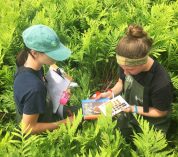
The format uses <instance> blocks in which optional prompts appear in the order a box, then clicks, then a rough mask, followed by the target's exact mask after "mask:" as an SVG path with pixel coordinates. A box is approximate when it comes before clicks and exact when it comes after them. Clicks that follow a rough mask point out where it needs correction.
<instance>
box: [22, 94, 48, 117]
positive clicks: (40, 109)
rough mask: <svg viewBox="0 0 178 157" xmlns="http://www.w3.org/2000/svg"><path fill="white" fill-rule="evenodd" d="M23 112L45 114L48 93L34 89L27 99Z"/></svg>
mask: <svg viewBox="0 0 178 157" xmlns="http://www.w3.org/2000/svg"><path fill="white" fill-rule="evenodd" d="M25 100H26V101H25V102H24V108H23V113H25V114H43V113H44V112H45V106H46V95H45V92H43V91H33V92H31V93H29V94H28V96H27V97H26V99H25Z"/></svg>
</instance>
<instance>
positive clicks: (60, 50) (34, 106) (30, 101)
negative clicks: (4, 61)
mask: <svg viewBox="0 0 178 157" xmlns="http://www.w3.org/2000/svg"><path fill="white" fill-rule="evenodd" d="M22 38H23V42H24V44H25V49H24V50H22V51H21V52H20V53H19V54H18V56H17V60H16V64H17V67H18V69H17V73H16V75H15V80H14V99H15V103H16V109H17V113H18V115H19V120H20V121H22V123H23V126H24V129H25V130H24V131H26V132H27V131H28V130H31V133H41V132H43V131H46V130H54V129H56V128H58V126H59V125H60V124H65V123H66V119H63V120H60V119H59V117H58V116H57V115H56V116H54V115H52V111H51V108H50V106H48V105H47V102H46V99H47V90H46V86H45V83H46V82H45V79H44V74H43V69H42V66H43V65H44V64H46V65H52V64H54V63H55V62H56V61H63V60H65V59H67V58H68V57H69V56H70V54H71V51H70V50H69V49H68V48H67V47H65V46H64V45H63V44H62V43H61V41H60V39H59V37H58V36H57V34H56V33H55V32H54V30H53V29H51V28H49V27H48V26H45V25H41V24H39V25H34V26H31V27H29V28H27V29H26V30H25V31H24V32H23V33H22ZM69 120H70V121H72V120H73V117H72V116H71V117H69Z"/></svg>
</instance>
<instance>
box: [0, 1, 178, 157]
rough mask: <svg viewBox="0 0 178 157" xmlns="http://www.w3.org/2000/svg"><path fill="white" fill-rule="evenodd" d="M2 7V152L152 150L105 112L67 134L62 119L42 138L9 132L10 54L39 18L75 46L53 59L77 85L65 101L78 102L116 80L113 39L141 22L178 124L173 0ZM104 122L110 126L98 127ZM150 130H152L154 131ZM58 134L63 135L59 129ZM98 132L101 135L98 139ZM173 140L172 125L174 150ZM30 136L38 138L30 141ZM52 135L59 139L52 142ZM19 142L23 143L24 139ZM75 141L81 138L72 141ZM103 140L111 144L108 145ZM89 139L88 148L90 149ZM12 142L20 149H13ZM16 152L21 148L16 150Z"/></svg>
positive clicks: (177, 13)
mask: <svg viewBox="0 0 178 157" xmlns="http://www.w3.org/2000/svg"><path fill="white" fill-rule="evenodd" d="M0 8H1V9H0V34H1V35H0V129H1V134H0V148H1V149H0V154H3V156H4V154H5V156H6V154H7V153H8V155H9V156H11V155H12V153H10V152H11V151H12V150H13V151H12V152H14V153H16V154H17V155H16V156H20V155H23V156H29V154H28V153H27V152H30V151H29V150H28V151H27V152H25V151H26V149H25V148H28V149H33V150H36V152H35V151H34V152H33V154H31V155H33V156H36V155H37V154H38V153H39V150H38V149H39V147H41V148H42V150H43V153H42V156H44V155H45V153H48V154H51V156H54V154H56V153H57V156H66V155H69V156H70V155H71V154H72V150H75V151H73V155H74V154H75V155H76V156H82V155H83V156H85V155H86V154H87V156H95V155H96V156H97V155H98V156H99V155H100V156H101V155H103V156H114V154H115V155H116V152H117V153H118V155H120V156H122V155H125V156H126V154H127V151H125V150H126V149H127V150H129V153H131V154H132V156H138V155H143V156H149V155H148V154H149V151H151V147H148V148H147V149H148V152H147V154H146V152H144V151H141V148H140V147H139V144H144V145H145V142H144V141H142V140H141V139H139V138H137V135H135V139H139V143H138V142H135V145H136V146H137V147H138V148H140V150H138V151H135V152H134V150H132V148H130V145H127V144H126V143H125V141H124V139H122V137H121V135H120V134H119V132H118V131H114V132H113V134H111V132H112V131H111V130H112V129H113V128H114V126H115V124H114V122H111V120H110V121H109V120H108V121H107V120H106V119H105V121H104V120H103V121H102V120H100V121H98V122H96V123H94V124H93V123H87V122H85V123H84V124H82V126H83V130H82V129H79V132H76V130H75V129H74V131H73V133H72V135H71V136H70V134H69V136H68V133H69V132H70V129H67V128H65V127H62V128H61V129H59V130H57V131H55V132H53V133H48V134H47V135H46V137H45V138H44V137H41V136H40V137H33V136H32V139H31V138H30V139H27V140H24V139H23V138H24V137H23V136H24V135H21V136H20V138H21V139H22V140H21V143H18V144H13V142H11V140H12V139H13V138H14V136H15V137H16V136H17V135H19V134H21V132H19V130H18V131H17V134H16V135H14V133H12V132H13V131H14V128H15V127H16V125H15V104H14V101H13V75H14V73H15V68H16V67H15V56H16V54H17V53H18V51H20V49H21V48H23V44H22V38H21V33H22V31H23V30H24V29H25V28H27V27H28V26H30V25H33V24H39V23H41V24H46V25H48V26H50V27H52V28H53V29H54V30H55V31H56V32H57V34H58V35H59V36H60V39H61V41H62V42H63V43H64V44H65V45H67V46H68V47H69V48H70V49H71V50H72V51H73V54H72V56H71V57H70V59H69V60H67V61H65V62H62V63H58V64H59V66H60V67H63V68H65V70H66V71H67V72H68V73H69V74H70V75H72V76H73V78H74V79H75V81H76V82H77V83H78V84H79V86H80V87H79V88H78V89H75V90H74V91H73V96H72V98H71V102H70V103H71V104H77V105H80V100H81V99H85V98H87V97H89V96H90V95H91V94H92V93H93V92H94V91H96V90H105V89H106V88H108V87H111V86H112V85H113V84H114V83H115V82H116V81H117V78H118V74H117V71H118V69H117V68H118V67H117V64H116V61H115V47H116V45H117V42H118V40H119V39H120V38H121V37H122V36H123V35H124V31H125V29H126V27H127V26H128V25H129V24H133V23H136V24H140V25H142V26H143V27H144V29H145V30H146V31H147V32H149V35H150V36H151V37H152V38H153V39H154V45H153V48H152V50H151V52H150V55H151V56H152V57H153V58H155V59H157V60H158V61H159V62H160V63H161V64H162V65H163V66H164V67H165V68H166V70H167V71H168V72H169V74H170V77H171V80H172V82H173V85H174V88H175V92H174V93H175V98H174V105H173V113H172V123H173V124H174V126H175V124H178V94H177V93H178V78H177V75H178V44H177V43H178V27H177V26H178V1H177V0H154V1H152V0H102V1H99V0H6V1H1V3H0ZM80 116H81V115H79V117H78V119H80ZM79 121H80V120H78V122H77V120H76V126H78V125H79ZM102 123H104V124H110V125H111V126H110V125H109V126H108V127H106V128H103V126H102V125H103V124H102ZM172 126H173V125H172ZM98 127H99V128H100V127H101V128H102V129H98ZM69 128H70V127H69ZM97 129H98V130H97ZM107 129H108V130H107ZM91 132H94V135H91ZM102 133H103V135H101V134H102ZM152 133H153V134H156V135H157V132H154V131H153V132H152ZM146 134H147V133H145V135H146ZM61 135H64V136H63V137H61ZM100 136H102V137H103V139H102V140H104V141H105V142H102V141H101V140H100V139H99V138H100ZM143 136H144V135H143ZM82 137H85V138H84V139H85V140H86V141H82ZM141 137H142V136H141ZM33 138H34V139H33ZM46 139H48V140H46ZM84 139H83V140H84ZM87 139H88V140H87ZM30 140H31V141H30ZM151 140H152V141H153V139H151ZM177 140H178V128H177V127H176V128H175V127H173V129H172V128H170V132H169V141H170V142H169V143H170V146H169V147H170V148H169V150H171V149H172V148H171V147H172V145H173V146H175V148H174V151H175V152H176V151H177V149H178V143H177ZM24 141H25V142H24ZM26 141H27V142H26ZM32 141H36V143H35V142H34V144H33V145H30V144H31V143H32ZM46 141H47V142H49V143H47V142H46ZM56 141H60V142H61V143H60V142H57V143H56ZM113 141H114V143H113ZM16 142H17V141H16ZM23 142H24V143H27V146H28V147H27V146H25V145H24V143H23ZM28 142H29V143H28ZM147 142H148V141H147ZM54 143H55V144H54ZM59 143H60V145H59ZM68 143H70V149H66V147H67V146H68ZM111 143H112V144H111ZM163 143H166V141H165V142H163ZM28 144H29V145H30V146H29V145H28ZM65 144H66V145H65ZM75 144H76V145H77V144H78V145H79V146H78V147H76V145H75ZM108 144H111V147H109V145H108ZM119 144H121V145H122V146H120V145H119ZM46 145H48V146H49V148H50V149H49V150H46V149H45V148H48V146H46ZM162 145H163V144H162ZM91 146H93V147H91ZM89 147H91V148H93V149H91V150H90V149H88V148H89ZM116 147H117V149H116ZM16 148H19V150H21V151H19V152H18V151H17V152H15V150H16ZM121 148H122V149H121ZM64 149H66V150H64ZM10 150H11V151H10ZM24 150H25V151H24ZM3 151H5V152H3ZM48 151H49V152H48ZM161 151H164V148H163V149H162V150H159V151H158V152H161ZM22 152H23V153H24V154H20V153H22ZM67 152H69V153H67ZM106 152H110V153H111V154H107V153H106ZM155 152H156V151H155ZM31 153H32V152H31ZM35 153H36V154H35ZM60 153H61V154H60ZM70 153H71V154H70ZM102 153H103V154H102ZM129 153H128V154H129ZM164 153H166V152H165V151H164ZM160 154H161V153H160ZM129 155H130V154H129ZM153 155H154V156H156V155H155V154H153ZM164 155H165V154H163V155H162V156H164ZM116 156H117V155H116ZM150 156H151V155H150Z"/></svg>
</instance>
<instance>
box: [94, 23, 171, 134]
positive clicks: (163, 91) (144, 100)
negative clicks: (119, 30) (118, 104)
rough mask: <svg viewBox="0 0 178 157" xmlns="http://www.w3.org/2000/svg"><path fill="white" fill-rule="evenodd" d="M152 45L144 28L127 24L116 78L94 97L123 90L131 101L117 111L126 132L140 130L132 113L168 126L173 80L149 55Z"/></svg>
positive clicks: (161, 126) (158, 125)
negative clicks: (111, 85)
mask: <svg viewBox="0 0 178 157" xmlns="http://www.w3.org/2000/svg"><path fill="white" fill-rule="evenodd" d="M151 46H152V39H151V38H149V37H148V35H147V33H146V32H145V31H144V30H143V28H142V27H140V26H138V25H130V26H129V27H128V30H127V32H126V35H125V36H124V37H122V38H121V40H120V41H119V43H118V45H117V47H116V60H117V63H118V64H119V80H118V82H117V83H116V84H115V86H114V87H113V88H112V89H111V90H108V91H107V92H104V93H101V94H100V95H99V96H97V98H96V99H99V98H101V97H109V98H112V97H113V95H115V96H116V95H118V94H122V95H123V97H124V98H125V100H126V101H127V102H128V103H129V104H130V107H129V108H126V109H125V110H123V112H121V113H120V114H119V115H118V125H119V128H120V130H121V132H122V134H123V135H125V136H128V135H129V134H130V133H131V132H132V130H133V129H136V130H137V129H138V130H139V126H138V123H137V121H136V120H135V118H134V116H133V114H132V113H136V114H139V115H141V116H143V118H144V119H146V120H148V121H149V122H150V124H151V125H154V126H155V128H156V129H160V130H162V131H163V132H165V133H166V132H167V130H168V127H169V123H170V120H169V115H170V109H171V101H172V92H171V89H172V84H171V80H170V78H169V76H168V74H167V72H166V71H165V70H164V68H163V67H162V66H161V65H160V64H159V63H158V62H157V61H156V60H154V59H152V58H151V57H150V56H149V55H148V53H149V51H150V49H151Z"/></svg>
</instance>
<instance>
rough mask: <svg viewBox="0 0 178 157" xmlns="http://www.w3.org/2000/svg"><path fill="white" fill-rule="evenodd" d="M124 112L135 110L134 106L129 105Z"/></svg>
mask: <svg viewBox="0 0 178 157" xmlns="http://www.w3.org/2000/svg"><path fill="white" fill-rule="evenodd" d="M123 112H127V113H129V112H133V106H129V107H127V108H125V109H123Z"/></svg>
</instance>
